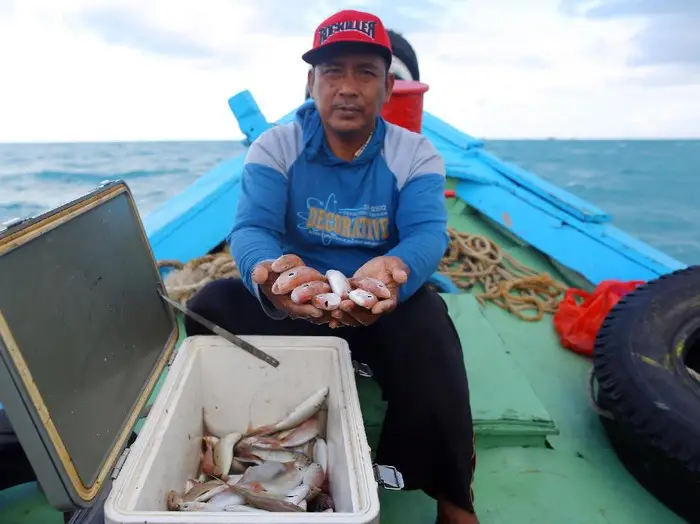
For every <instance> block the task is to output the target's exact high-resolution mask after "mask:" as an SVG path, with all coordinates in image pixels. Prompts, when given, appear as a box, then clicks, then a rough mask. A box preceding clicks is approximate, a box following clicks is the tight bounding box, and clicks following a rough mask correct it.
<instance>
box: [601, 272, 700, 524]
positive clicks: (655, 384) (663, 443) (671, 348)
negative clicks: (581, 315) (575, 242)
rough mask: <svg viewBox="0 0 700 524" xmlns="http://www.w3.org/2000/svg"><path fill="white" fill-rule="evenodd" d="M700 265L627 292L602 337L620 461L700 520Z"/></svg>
mask: <svg viewBox="0 0 700 524" xmlns="http://www.w3.org/2000/svg"><path fill="white" fill-rule="evenodd" d="M688 368H691V369H694V370H696V371H698V372H700V266H693V267H690V268H686V269H682V270H679V271H675V272H674V273H671V274H669V275H664V276H662V277H660V278H658V279H656V280H653V281H651V282H649V283H647V284H645V285H643V286H640V287H638V288H637V289H635V290H634V291H632V292H630V293H629V294H627V295H626V296H625V297H623V298H622V299H621V300H620V302H618V304H617V305H616V306H615V307H614V308H613V309H612V310H611V311H610V313H609V314H608V316H607V317H606V319H605V321H604V322H603V325H602V327H601V329H600V331H599V333H598V336H597V337H596V344H595V350H594V363H593V371H594V374H595V378H596V379H597V381H598V385H599V388H598V400H597V402H598V405H599V406H600V408H602V409H603V410H607V411H608V412H609V413H610V415H611V416H602V417H601V420H602V423H603V425H604V427H605V430H606V432H607V434H608V437H609V439H610V442H611V445H612V446H613V448H614V449H615V451H616V453H617V455H618V457H619V458H620V460H621V462H622V463H623V464H624V465H625V467H626V468H627V469H628V471H629V472H630V473H631V474H632V475H633V476H634V477H635V478H636V479H637V481H638V482H639V483H640V484H641V485H642V486H644V487H645V488H646V489H647V491H649V492H650V493H652V494H653V495H654V496H656V498H658V499H659V500H660V501H661V502H663V503H664V504H666V506H668V507H669V508H670V509H671V510H673V511H675V512H676V513H677V514H678V515H680V516H681V517H683V518H684V519H686V520H687V521H689V522H691V523H695V522H697V523H700V502H698V501H699V500H700V382H698V381H697V380H696V379H695V378H693V376H692V375H691V372H690V371H689V370H688Z"/></svg>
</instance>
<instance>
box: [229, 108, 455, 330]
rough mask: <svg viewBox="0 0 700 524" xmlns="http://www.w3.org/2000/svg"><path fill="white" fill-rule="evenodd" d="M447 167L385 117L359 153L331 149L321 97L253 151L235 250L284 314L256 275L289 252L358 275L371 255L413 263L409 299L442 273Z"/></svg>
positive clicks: (247, 277)
mask: <svg viewBox="0 0 700 524" xmlns="http://www.w3.org/2000/svg"><path fill="white" fill-rule="evenodd" d="M444 190H445V167H444V163H443V161H442V158H441V157H440V155H439V153H438V151H437V150H436V149H435V147H434V146H433V145H432V144H431V143H430V142H429V141H428V140H427V139H426V138H425V137H424V136H422V135H420V134H417V133H413V132H411V131H409V130H407V129H404V128H402V127H399V126H396V125H393V124H391V123H388V122H386V121H385V120H383V119H382V118H378V119H377V124H376V128H375V131H374V134H373V135H372V138H371V140H370V142H369V144H368V145H367V147H366V148H365V150H364V151H363V152H362V154H361V155H359V156H358V157H357V158H356V159H354V160H352V161H350V162H348V161H345V160H342V159H340V158H338V157H336V156H335V155H334V154H333V153H332V152H331V150H330V148H329V147H328V145H327V143H326V140H325V137H324V133H323V128H322V126H321V121H320V118H319V114H318V112H317V111H316V107H315V104H314V102H313V100H309V101H307V102H306V103H305V104H303V105H302V106H301V107H300V108H299V110H298V111H297V113H296V119H295V121H294V122H290V123H287V124H283V125H280V126H275V127H272V128H271V129H269V130H267V131H265V132H264V133H262V134H261V135H260V136H259V137H258V138H257V139H256V140H255V141H254V142H253V143H252V144H251V146H250V148H249V150H248V153H247V155H246V158H245V163H244V167H243V174H242V180H241V193H240V199H239V202H238V209H237V212H236V219H235V225H234V227H233V229H232V232H231V234H230V236H229V243H230V246H231V254H232V255H233V258H234V260H235V261H236V263H237V265H238V268H239V270H240V272H241V276H242V278H243V281H244V283H245V285H246V287H247V288H248V290H250V292H251V293H253V294H254V295H256V296H257V297H258V298H259V299H260V300H261V303H262V305H263V307H264V308H265V310H266V312H267V313H268V314H269V315H271V316H273V317H274V318H283V317H284V316H285V315H284V313H282V312H278V311H275V310H274V308H272V307H271V305H270V303H269V302H268V301H267V300H265V299H264V296H263V295H261V294H260V292H259V290H258V288H257V285H256V284H255V283H253V282H252V279H251V274H252V271H253V268H254V267H255V266H256V265H257V264H258V263H260V262H263V261H271V260H274V259H276V258H277V257H279V256H281V255H282V254H284V253H294V254H296V255H299V256H300V257H301V258H302V259H303V260H304V262H305V263H306V264H307V265H308V266H310V267H313V268H315V269H317V270H319V271H320V272H322V273H325V271H326V270H328V269H337V270H340V271H342V272H343V273H344V274H345V275H346V276H348V277H350V276H352V275H353V274H354V273H355V271H356V270H357V269H359V268H360V267H361V266H362V265H363V264H364V263H365V262H367V261H368V260H370V259H372V258H374V257H377V256H381V255H391V256H396V257H399V258H400V259H401V260H403V262H404V263H405V264H406V265H407V266H408V267H409V269H410V274H409V278H408V281H407V282H406V283H405V284H404V285H403V286H401V288H400V294H399V301H400V302H403V301H405V300H407V299H408V298H409V297H410V296H412V295H413V293H415V292H416V290H417V289H418V288H419V287H420V286H421V285H423V284H424V283H425V282H426V281H427V280H428V279H429V278H430V276H431V275H432V274H433V272H435V271H436V270H437V267H438V264H439V263H440V260H441V259H442V257H443V255H444V253H445V250H446V249H447V246H448V243H449V236H448V234H447V210H446V208H445V197H444Z"/></svg>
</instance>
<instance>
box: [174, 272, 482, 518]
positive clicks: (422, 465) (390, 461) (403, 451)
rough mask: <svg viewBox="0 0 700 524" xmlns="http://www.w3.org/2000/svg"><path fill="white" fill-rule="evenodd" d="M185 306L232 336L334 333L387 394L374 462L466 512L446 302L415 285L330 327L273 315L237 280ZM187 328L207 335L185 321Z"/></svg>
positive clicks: (461, 408)
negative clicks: (364, 315) (363, 318)
mask: <svg viewBox="0 0 700 524" xmlns="http://www.w3.org/2000/svg"><path fill="white" fill-rule="evenodd" d="M187 305H188V307H189V308H190V309H192V310H194V311H195V312H197V313H199V314H201V315H203V316H205V317H206V318H208V319H210V320H212V321H213V322H215V323H217V324H219V325H220V326H221V327H223V328H225V329H227V330H229V331H230V332H231V333H234V334H238V335H287V336H299V335H301V336H337V337H341V338H344V339H345V340H347V342H348V344H349V346H350V349H351V351H352V355H353V358H354V359H355V360H358V361H360V362H364V363H366V364H367V365H369V367H370V368H371V369H372V371H373V373H374V376H375V378H376V380H377V381H378V383H379V386H380V388H381V390H382V395H383V397H384V398H385V400H386V401H387V412H386V418H385V420H384V425H383V427H382V433H381V437H380V441H379V445H378V447H377V453H376V462H377V463H379V464H386V465H392V466H394V467H396V468H397V469H398V470H399V471H400V472H401V473H402V475H403V478H404V483H405V489H422V490H423V491H424V492H425V493H426V494H428V495H429V496H431V497H433V498H438V497H440V496H442V497H444V498H445V499H447V500H449V501H451V502H453V503H454V504H456V505H458V506H460V507H462V508H464V509H466V510H468V511H473V492H472V488H471V485H472V477H473V474H474V466H475V460H476V459H475V450H474V434H473V429H472V417H471V409H470V405H469V386H468V384H467V373H466V370H465V367H464V360H463V356H462V347H461V345H460V341H459V337H458V335H457V331H456V329H455V327H454V324H453V323H452V319H451V318H450V317H449V315H448V313H447V305H446V304H445V301H444V300H442V298H441V297H440V295H438V294H437V293H435V292H434V291H432V290H430V289H428V288H425V287H424V288H421V289H420V290H418V291H417V292H416V293H415V294H414V295H413V296H412V297H411V298H410V299H409V300H407V301H406V302H404V303H402V304H400V305H399V306H398V307H397V308H396V309H395V310H394V311H393V312H391V313H389V314H386V315H385V316H383V317H382V318H380V319H379V320H377V322H375V323H374V324H373V325H371V326H368V327H345V326H343V327H340V328H337V329H330V328H329V327H328V326H327V325H322V326H318V325H316V324H312V323H311V322H308V321H305V320H292V319H288V318H287V319H284V320H273V319H271V318H270V317H268V316H267V315H266V314H265V312H264V311H263V310H262V307H261V306H260V304H259V302H258V300H257V299H256V298H255V297H254V296H253V295H252V294H251V293H249V292H248V290H247V289H246V288H245V287H244V286H243V283H242V281H241V280H238V279H222V280H217V281H214V282H211V283H209V284H207V285H206V286H205V287H204V288H202V289H201V290H200V291H199V292H198V293H197V294H196V295H195V296H193V297H192V298H191V299H190V300H189V302H188V304H187ZM185 329H186V331H187V335H188V336H191V335H203V334H211V332H210V331H208V330H207V329H206V328H204V327H203V326H202V325H201V324H199V323H197V322H195V321H193V320H191V319H190V318H189V317H187V318H186V321H185Z"/></svg>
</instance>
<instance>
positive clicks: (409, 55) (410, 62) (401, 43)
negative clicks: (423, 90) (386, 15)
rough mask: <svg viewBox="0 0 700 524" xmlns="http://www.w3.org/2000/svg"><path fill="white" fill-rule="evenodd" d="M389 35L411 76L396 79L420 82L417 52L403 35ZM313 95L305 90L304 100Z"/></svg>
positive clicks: (396, 54)
mask: <svg viewBox="0 0 700 524" xmlns="http://www.w3.org/2000/svg"><path fill="white" fill-rule="evenodd" d="M387 33H389V39H390V40H391V47H392V49H393V51H394V53H393V54H394V56H395V57H396V58H398V59H399V60H400V61H401V62H402V63H403V64H405V66H406V68H407V69H408V71H409V72H410V74H411V78H405V75H400V74H396V73H395V74H396V78H398V79H399V80H420V70H419V69H418V56H417V55H416V52H415V50H414V49H413V47H412V46H411V44H409V43H408V40H406V39H405V38H404V37H403V36H402V35H401V34H399V33H397V32H395V31H392V30H391V29H387ZM310 96H311V95H310V94H309V89H308V88H306V87H305V88H304V100H308V98H309V97H310Z"/></svg>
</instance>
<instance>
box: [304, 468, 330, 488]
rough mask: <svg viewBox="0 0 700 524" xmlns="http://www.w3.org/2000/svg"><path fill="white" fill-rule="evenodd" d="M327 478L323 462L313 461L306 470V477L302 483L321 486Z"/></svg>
mask: <svg viewBox="0 0 700 524" xmlns="http://www.w3.org/2000/svg"><path fill="white" fill-rule="evenodd" d="M324 480H325V474H324V472H323V468H322V467H321V464H319V463H318V462H313V463H311V464H310V465H309V467H307V468H306V470H304V478H303V479H302V481H301V483H302V484H304V485H306V486H309V487H310V488H320V487H321V485H322V484H323V481H324Z"/></svg>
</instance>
